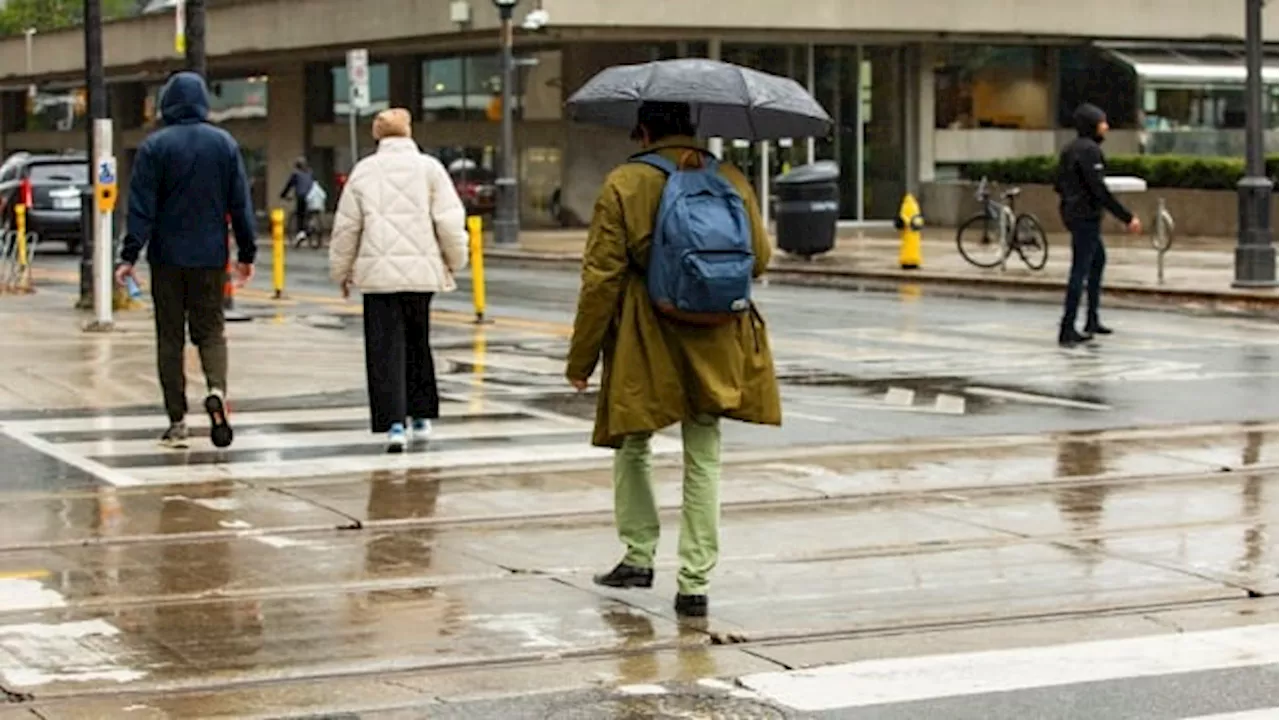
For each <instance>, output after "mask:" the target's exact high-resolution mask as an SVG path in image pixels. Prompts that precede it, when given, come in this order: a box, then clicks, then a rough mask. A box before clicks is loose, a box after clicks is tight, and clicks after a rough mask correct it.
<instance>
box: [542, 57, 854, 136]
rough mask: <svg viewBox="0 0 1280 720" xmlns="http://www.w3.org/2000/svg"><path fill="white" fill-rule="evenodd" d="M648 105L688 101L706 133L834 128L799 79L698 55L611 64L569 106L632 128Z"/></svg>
mask: <svg viewBox="0 0 1280 720" xmlns="http://www.w3.org/2000/svg"><path fill="white" fill-rule="evenodd" d="M644 102H683V103H688V104H689V106H690V109H691V111H692V115H693V122H694V124H695V125H696V126H697V128H698V135H699V136H701V137H723V138H731V139H738V140H774V139H777V138H800V137H811V136H819V137H821V136H825V135H826V134H827V132H828V131H829V130H830V128H831V116H829V115H827V111H825V110H823V109H822V106H821V105H819V104H818V101H817V100H814V99H813V96H812V95H810V94H809V93H808V91H806V90H805V89H804V88H803V87H801V86H800V83H798V82H796V81H795V80H792V79H790V78H784V77H779V76H777V75H770V74H768V73H762V72H759V71H757V70H751V69H749V68H744V67H740V66H738V65H731V64H729V63H725V62H720V61H718V60H704V59H699V58H690V59H684V60H661V61H658V62H651V63H644V64H642V65H618V66H615V67H611V68H607V69H605V70H602V71H600V72H599V73H598V74H596V76H595V77H593V78H591V79H590V80H589V81H587V84H586V85H583V86H582V88H581V89H580V90H578V91H577V92H576V93H574V94H573V97H570V98H569V102H568V103H566V106H567V107H568V111H569V119H571V120H576V121H578V122H585V123H594V124H597V125H615V126H618V127H624V128H632V127H635V124H636V111H637V110H638V109H639V107H640V104H641V103H644Z"/></svg>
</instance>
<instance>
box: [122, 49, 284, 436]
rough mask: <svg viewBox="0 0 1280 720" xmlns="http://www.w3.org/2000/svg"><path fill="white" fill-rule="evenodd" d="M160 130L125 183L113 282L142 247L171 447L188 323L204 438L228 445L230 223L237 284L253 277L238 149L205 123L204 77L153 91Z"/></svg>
mask: <svg viewBox="0 0 1280 720" xmlns="http://www.w3.org/2000/svg"><path fill="white" fill-rule="evenodd" d="M160 114H161V116H162V117H163V118H164V127H163V128H161V129H160V130H157V131H155V132H154V133H152V134H151V135H149V136H147V139H146V140H143V141H142V145H140V146H139V147H138V154H137V157H136V158H135V159H134V163H133V176H132V177H131V178H130V180H129V222H128V225H129V232H128V235H127V236H126V237H125V241H124V249H123V251H122V252H121V253H120V259H121V264H120V266H119V267H118V268H117V269H116V281H117V282H119V283H120V284H122V285H123V284H124V282H125V280H126V279H127V278H130V277H133V278H134V279H135V281H136V279H137V278H136V276H135V274H134V265H135V264H136V263H137V262H138V257H139V255H141V254H142V249H143V248H144V247H145V248H146V249H147V262H148V263H149V264H150V265H151V297H152V301H153V303H154V306H155V318H156V355H157V364H158V366H159V373H160V388H161V390H162V391H163V394H164V407H165V411H166V412H167V413H168V414H169V429H168V430H167V431H165V433H164V435H163V436H162V437H161V438H160V442H161V443H162V444H163V445H166V446H168V447H175V448H183V447H187V443H188V432H187V424H186V422H185V417H186V414H187V392H186V385H187V379H186V374H185V372H184V371H183V362H182V354H183V347H184V346H185V345H186V336H187V329H188V327H189V328H190V331H191V342H192V344H194V345H195V346H196V347H197V348H198V349H199V350H200V365H201V366H202V368H203V369H204V376H205V384H206V386H207V387H208V395H207V396H206V397H205V401H204V407H205V411H206V412H208V413H209V421H210V439H211V440H212V441H213V444H214V445H215V446H217V447H226V446H228V445H230V444H231V439H232V433H231V425H230V423H229V422H228V420H227V407H226V390H227V340H226V336H225V334H224V332H223V323H224V321H225V318H224V316H223V307H222V292H223V285H224V284H225V283H226V280H227V270H228V268H229V267H230V263H228V259H229V249H228V247H227V244H228V243H227V223H228V222H230V224H231V230H232V231H233V232H234V234H235V238H236V246H237V253H236V260H237V261H238V262H237V263H236V265H235V270H236V275H237V280H238V282H239V283H240V284H241V285H243V284H245V283H247V282H249V280H250V279H252V278H253V261H254V258H255V257H256V255H257V249H258V248H257V242H256V237H255V235H256V232H255V227H254V216H253V203H252V201H251V200H250V199H249V183H248V181H247V180H246V179H245V171H244V160H243V159H242V158H241V157H240V146H239V145H237V144H236V141H235V140H234V139H233V138H232V137H231V134H230V133H228V132H227V131H226V130H223V129H222V128H219V127H215V126H213V125H210V124H209V122H208V115H209V90H208V88H207V87H206V86H205V82H204V78H202V77H200V76H199V75H197V74H195V73H192V72H180V73H177V74H175V75H174V76H173V77H172V78H170V80H169V82H168V83H167V84H165V86H164V89H162V90H161V91H160Z"/></svg>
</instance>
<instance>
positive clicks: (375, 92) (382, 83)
mask: <svg viewBox="0 0 1280 720" xmlns="http://www.w3.org/2000/svg"><path fill="white" fill-rule="evenodd" d="M329 72H330V75H331V76H332V78H333V120H334V122H347V119H348V118H349V117H350V115H349V111H348V109H347V93H348V92H349V89H348V87H347V68H346V66H344V65H339V66H337V67H334V68H332V69H331V70H330V71H329ZM390 97H391V69H390V68H389V67H388V66H387V64H386V63H370V64H369V107H367V108H365V109H364V110H361V111H360V115H361V116H362V117H368V116H370V115H376V114H378V113H380V112H382V111H383V110H386V109H387V108H388V107H390Z"/></svg>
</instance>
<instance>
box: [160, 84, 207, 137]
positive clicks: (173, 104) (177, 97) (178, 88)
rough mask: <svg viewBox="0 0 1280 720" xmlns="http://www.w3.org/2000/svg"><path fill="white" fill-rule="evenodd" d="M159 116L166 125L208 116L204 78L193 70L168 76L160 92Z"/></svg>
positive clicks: (200, 119)
mask: <svg viewBox="0 0 1280 720" xmlns="http://www.w3.org/2000/svg"><path fill="white" fill-rule="evenodd" d="M160 116H161V117H162V118H164V122H165V124H166V125H185V124H190V123H199V122H204V121H205V120H206V119H207V118H208V117H209V88H208V87H207V86H206V85H205V84H204V78H202V77H200V76H199V75H197V74H195V73H193V72H180V73H178V74H176V75H174V76H173V77H172V78H170V79H169V82H167V83H165V86H164V90H163V91H162V92H161V93H160Z"/></svg>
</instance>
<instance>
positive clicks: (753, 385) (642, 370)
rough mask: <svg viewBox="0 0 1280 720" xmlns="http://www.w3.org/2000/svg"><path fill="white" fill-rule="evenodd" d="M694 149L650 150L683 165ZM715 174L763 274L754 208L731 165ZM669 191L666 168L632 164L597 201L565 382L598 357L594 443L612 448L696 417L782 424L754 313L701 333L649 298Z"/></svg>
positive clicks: (762, 243) (684, 141)
mask: <svg viewBox="0 0 1280 720" xmlns="http://www.w3.org/2000/svg"><path fill="white" fill-rule="evenodd" d="M691 147H697V144H696V141H695V140H694V139H693V138H689V137H675V138H667V139H666V140H664V141H662V142H660V143H657V144H656V145H655V146H654V147H653V148H650V150H658V151H659V152H661V153H662V154H663V155H664V156H665V157H667V158H669V159H671V160H672V161H674V162H676V163H681V162H682V161H687V160H688V159H689V158H690V157H691V153H690V152H689V151H688V150H687V149H685V148H691ZM720 168H721V169H720V173H721V175H723V176H724V177H725V179H727V180H728V181H729V182H731V183H732V184H733V186H734V187H735V188H737V190H738V192H739V193H741V195H742V197H743V199H744V200H745V201H746V205H747V212H748V213H750V215H751V229H752V241H753V246H754V251H755V275H756V277H759V276H760V275H762V274H763V273H764V271H765V268H766V267H768V265H769V257H770V254H771V248H770V244H769V236H768V233H767V232H766V231H765V228H764V223H763V221H762V219H761V217H760V208H759V203H758V202H757V200H756V197H755V193H754V191H753V190H752V188H751V185H750V183H748V182H747V179H746V178H745V177H744V176H743V175H742V173H741V172H740V171H739V170H738V169H737V168H735V167H733V166H731V165H729V164H727V163H726V164H722V165H721V166H720ZM665 184H666V175H665V174H663V172H662V171H660V170H658V169H656V168H653V167H651V166H649V165H644V164H641V163H635V162H631V163H627V164H624V165H621V166H619V167H617V168H615V169H614V170H613V172H612V173H610V174H609V177H608V178H606V179H605V183H604V187H603V189H602V190H601V192H600V197H599V199H597V200H596V206H595V213H594V216H593V218H592V221H591V231H590V235H589V236H588V238H587V246H586V250H585V251H584V254H583V259H582V290H581V294H580V295H579V297H578V314H577V318H576V320H575V321H574V326H573V341H572V343H571V345H570V348H569V358H568V368H567V370H566V375H567V376H568V378H569V379H570V380H585V379H587V378H589V377H590V376H591V374H592V372H593V371H594V370H595V367H596V362H597V361H598V360H599V359H600V358H601V357H603V359H604V372H603V375H602V377H601V388H600V396H599V402H598V404H597V407H596V425H595V433H594V434H593V436H592V444H593V445H598V446H602V447H615V448H616V447H618V446H620V445H621V443H622V440H623V438H624V437H625V436H627V435H630V434H632V433H639V432H652V431H656V430H660V429H662V428H665V427H667V426H669V425H672V424H674V423H677V422H680V421H681V420H684V419H686V418H690V417H693V416H694V415H696V414H709V415H717V416H723V417H728V418H732V419H735V420H741V421H744V422H750V423H758V424H763V425H780V424H781V423H782V402H781V400H780V398H779V395H778V383H777V378H776V377H775V376H774V368H773V354H772V352H771V351H770V349H769V337H768V333H767V332H766V328H765V322H764V318H763V317H762V316H761V315H760V313H759V312H758V311H757V310H755V309H753V310H752V311H751V312H747V313H743V314H742V315H741V317H739V318H738V319H736V320H735V321H733V322H731V323H728V324H725V325H718V326H713V327H699V326H692V325H688V324H683V323H679V322H677V321H674V320H671V319H670V318H667V317H666V316H664V315H662V314H660V313H659V312H658V310H657V309H656V308H655V307H654V306H653V304H652V302H651V301H650V299H649V291H648V288H647V286H646V284H645V270H646V268H647V267H648V264H649V246H650V241H651V240H652V235H653V221H654V217H655V215H657V210H658V203H659V200H660V199H661V196H662V190H663V187H664V186H665Z"/></svg>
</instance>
